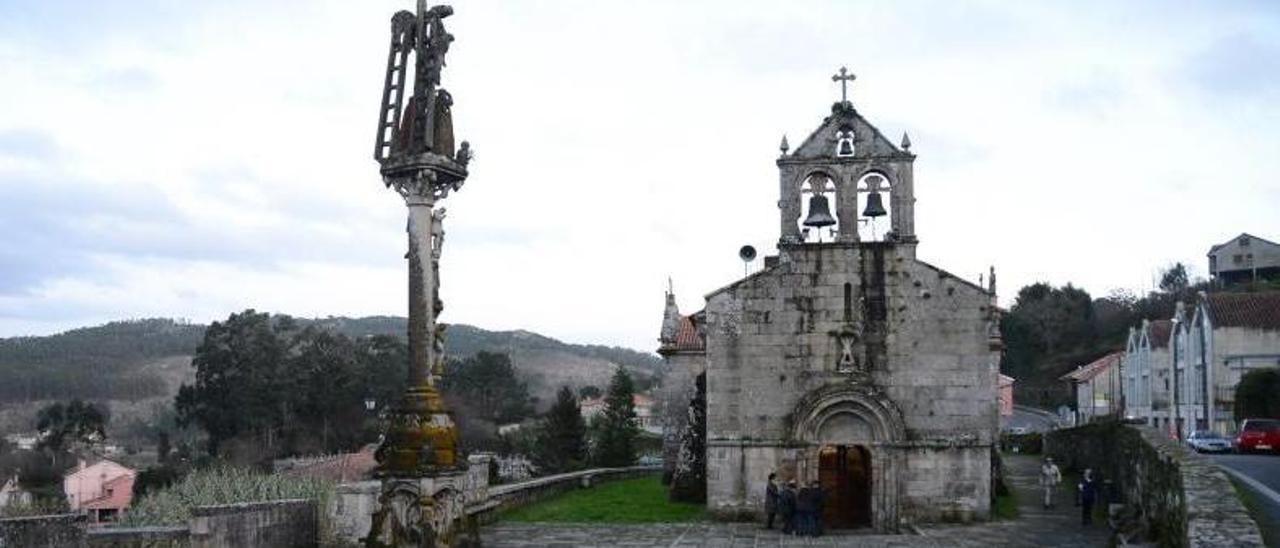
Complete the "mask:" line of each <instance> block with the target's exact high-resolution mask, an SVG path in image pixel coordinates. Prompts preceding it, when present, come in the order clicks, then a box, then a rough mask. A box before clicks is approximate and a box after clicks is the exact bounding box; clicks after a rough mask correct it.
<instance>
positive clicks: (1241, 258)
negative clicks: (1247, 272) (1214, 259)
mask: <svg viewBox="0 0 1280 548" xmlns="http://www.w3.org/2000/svg"><path fill="white" fill-rule="evenodd" d="M1243 262H1244V255H1241V254H1239V253H1236V254H1235V255H1232V256H1231V264H1240V263H1243Z"/></svg>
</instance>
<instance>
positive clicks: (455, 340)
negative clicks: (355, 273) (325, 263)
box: [0, 316, 661, 434]
mask: <svg viewBox="0 0 1280 548" xmlns="http://www.w3.org/2000/svg"><path fill="white" fill-rule="evenodd" d="M298 323H299V324H301V325H304V326H305V325H318V326H321V327H325V328H328V329H332V330H334V331H337V332H340V333H343V334H345V335H347V336H350V337H363V336H368V335H377V334H394V335H397V336H401V337H403V336H404V333H405V329H406V325H407V320H406V319H405V318H402V317H392V316H374V317H367V318H344V317H330V318H319V319H298ZM205 328H206V326H205V325H201V324H190V323H183V322H178V321H174V320H170V319H162V318H154V319H143V320H129V321H120V322H112V323H108V324H105V325H101V326H96V327H85V328H80V329H74V330H71V331H67V332H65V333H59V334H57V335H50V336H45V337H12V338H4V339H0V434H4V433H7V432H10V431H14V430H19V429H25V428H29V426H23V425H28V424H29V423H30V421H31V420H32V419H31V417H34V410H35V409H36V408H38V405H31V404H32V403H37V402H44V401H48V400H63V399H71V398H81V399H88V400H95V401H108V402H109V407H110V409H111V411H112V415H113V420H112V422H113V426H119V425H120V424H119V423H121V422H125V421H126V420H130V419H134V418H143V417H141V416H139V413H141V414H151V413H152V412H154V410H155V409H156V408H157V405H159V406H165V405H166V404H167V402H168V401H171V398H172V397H173V395H174V394H176V393H177V388H178V386H180V385H181V384H182V383H183V382H190V381H191V380H192V378H193V377H194V370H193V369H192V368H191V367H190V363H191V356H192V354H194V352H195V349H196V346H198V345H199V344H200V341H201V340H202V339H203V337H204V331H205ZM479 351H489V352H503V353H508V354H510V355H511V359H512V363H513V364H514V365H515V367H516V369H517V371H518V372H519V374H520V375H521V377H523V378H524V379H525V380H526V381H527V382H528V383H529V389H530V393H531V394H532V395H533V396H535V397H537V398H538V399H539V400H540V401H541V402H544V403H546V402H550V401H552V400H553V399H554V393H555V390H556V389H558V388H559V387H560V385H562V384H568V385H570V386H574V387H580V386H585V385H595V386H599V387H601V388H603V387H604V386H605V385H607V384H608V382H609V377H610V376H611V375H612V374H613V372H614V371H615V370H616V369H617V368H618V367H623V368H626V369H627V371H629V372H632V373H633V375H635V376H637V377H640V378H641V379H644V378H652V377H654V376H655V375H657V374H658V371H659V368H658V365H659V364H660V363H661V361H660V360H659V358H658V357H657V356H654V355H652V354H645V353H642V352H637V351H634V350H630V349H625V348H616V347H607V346H599V345H578V344H570V343H565V342H562V341H559V340H556V339H553V338H550V337H546V336H543V335H539V334H537V333H531V332H528V331H488V330H485V329H481V328H478V327H473V326H469V325H460V324H459V325H453V326H451V327H450V329H449V337H448V339H447V345H446V352H448V354H449V355H450V356H451V357H456V358H463V357H467V356H470V355H472V354H475V353H476V352H479Z"/></svg>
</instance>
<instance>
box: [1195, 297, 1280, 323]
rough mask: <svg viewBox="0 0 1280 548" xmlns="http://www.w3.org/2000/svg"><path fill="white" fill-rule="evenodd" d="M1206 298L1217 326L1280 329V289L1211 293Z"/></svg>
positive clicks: (1210, 313)
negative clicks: (1257, 291)
mask: <svg viewBox="0 0 1280 548" xmlns="http://www.w3.org/2000/svg"><path fill="white" fill-rule="evenodd" d="M1206 299H1207V303H1206V304H1207V305H1208V307H1209V315H1210V317H1211V318H1213V325H1214V326H1216V327H1251V328H1254V329H1266V330H1280V291H1267V292H1262V293H1210V294H1208V295H1207V296H1206Z"/></svg>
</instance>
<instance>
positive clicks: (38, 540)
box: [0, 514, 85, 548]
mask: <svg viewBox="0 0 1280 548" xmlns="http://www.w3.org/2000/svg"><path fill="white" fill-rule="evenodd" d="M84 530H85V516H83V515H80V514H57V515H50V516H31V517H25V518H6V519H0V547H2V548H19V547H21V548H28V547H30V548H44V547H46V546H47V547H61V546H81V545H83V544H84Z"/></svg>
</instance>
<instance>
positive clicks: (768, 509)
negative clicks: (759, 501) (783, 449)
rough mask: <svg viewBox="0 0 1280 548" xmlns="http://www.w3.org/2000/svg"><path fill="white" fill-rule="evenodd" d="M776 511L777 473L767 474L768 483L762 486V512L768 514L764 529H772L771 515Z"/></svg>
mask: <svg viewBox="0 0 1280 548" xmlns="http://www.w3.org/2000/svg"><path fill="white" fill-rule="evenodd" d="M777 513H778V475H777V474H774V473H770V474H769V484H768V485H766V486H765V488H764V514H765V515H766V516H768V519H767V521H765V524H764V528H765V529H773V517H774V515H775V514H777Z"/></svg>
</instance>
